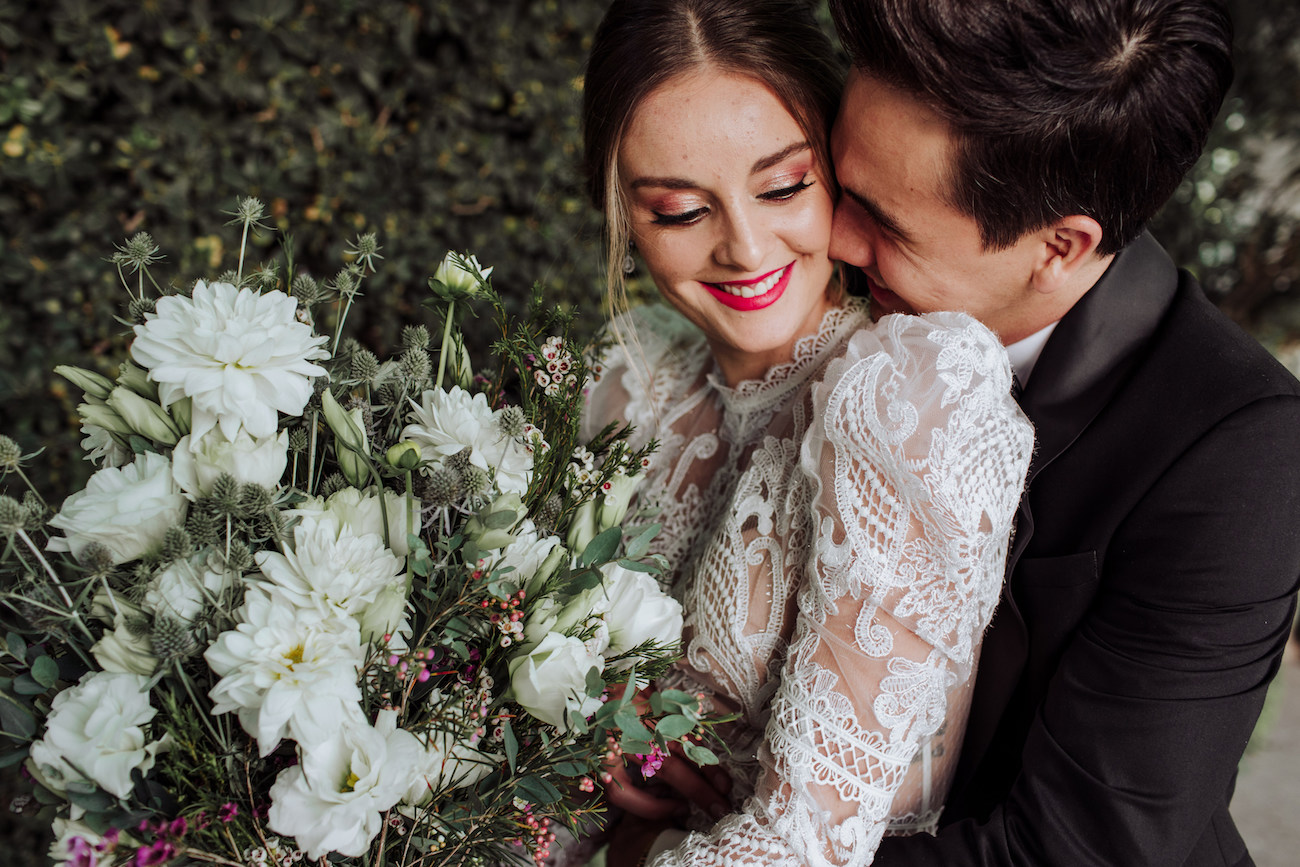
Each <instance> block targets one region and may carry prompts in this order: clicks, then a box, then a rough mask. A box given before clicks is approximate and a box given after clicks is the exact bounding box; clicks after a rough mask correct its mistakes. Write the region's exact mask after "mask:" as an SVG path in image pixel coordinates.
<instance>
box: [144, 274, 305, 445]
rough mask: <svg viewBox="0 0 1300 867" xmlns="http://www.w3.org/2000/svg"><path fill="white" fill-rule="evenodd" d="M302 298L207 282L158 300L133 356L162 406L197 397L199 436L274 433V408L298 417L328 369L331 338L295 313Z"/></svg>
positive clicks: (196, 433)
mask: <svg viewBox="0 0 1300 867" xmlns="http://www.w3.org/2000/svg"><path fill="white" fill-rule="evenodd" d="M296 310H297V303H296V302H295V301H294V300H293V299H292V298H290V297H289V296H288V295H285V294H284V293H283V292H280V291H278V290H276V291H273V292H266V293H263V294H259V293H257V292H254V291H253V290H251V289H236V288H235V287H234V286H232V285H230V284H229V283H210V284H209V283H204V282H203V281H202V280H200V281H199V282H198V284H197V285H196V286H195V287H194V293H193V295H192V296H191V297H189V298H187V297H185V296H183V295H170V296H167V297H165V298H160V299H158V307H157V312H156V313H153V314H149V315H147V316H146V322H145V324H144V325H137V326H136V327H135V342H134V343H133V344H132V345H131V355H132V357H134V358H135V360H136V361H138V362H139V363H140V364H142V365H144V366H145V367H147V368H149V378H150V379H151V380H153V381H154V382H156V383H158V396H159V399H160V400H161V402H162V405H163V406H164V407H167V406H170V405H171V404H173V403H175V402H176V401H178V400H180V399H181V398H183V397H191V398H193V400H194V420H193V429H192V430H191V431H190V435H191V436H192V437H193V439H194V440H195V441H197V440H198V439H200V438H201V437H202V436H203V435H204V434H205V433H207V432H208V431H209V430H210V429H211V428H212V427H213V426H214V425H220V426H221V431H222V433H224V434H225V435H226V439H227V440H229V441H231V442H233V441H234V440H235V436H236V434H237V433H238V432H239V428H240V426H241V425H242V426H243V427H244V428H245V429H246V430H247V431H248V433H249V435H250V436H253V437H266V436H271V435H272V434H274V433H275V431H276V427H277V425H278V424H279V416H278V415H277V414H276V413H277V412H283V413H285V414H286V415H292V416H296V415H299V414H300V413H301V412H302V408H303V407H304V406H306V405H307V401H308V399H309V398H310V397H311V393H312V386H311V379H312V377H315V376H322V375H324V373H325V369H324V368H322V367H320V366H319V365H316V364H312V361H314V360H317V359H324V358H328V357H329V353H328V352H326V350H325V349H324V343H325V342H326V338H325V337H323V336H317V335H315V334H313V333H312V330H311V327H310V326H308V325H305V324H303V323H301V322H299V321H298V320H297V319H296V318H295V312H296Z"/></svg>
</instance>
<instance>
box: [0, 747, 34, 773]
mask: <svg viewBox="0 0 1300 867" xmlns="http://www.w3.org/2000/svg"><path fill="white" fill-rule="evenodd" d="M27 753H28V749H27V747H20V748H19V749H16V750H13V751H12V752H8V753H3V754H0V768H11V767H13V766H14V765H16V764H18V763H19V762H21V761H22V760H23V759H25V758H27Z"/></svg>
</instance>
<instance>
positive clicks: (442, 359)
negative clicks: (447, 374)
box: [434, 301, 456, 390]
mask: <svg viewBox="0 0 1300 867" xmlns="http://www.w3.org/2000/svg"><path fill="white" fill-rule="evenodd" d="M455 312H456V302H455V301H448V302H447V322H446V324H445V325H443V327H442V347H441V348H440V349H439V350H438V381H437V382H436V383H435V384H434V388H437V389H439V390H441V389H442V374H443V372H444V371H446V369H447V347H448V346H449V345H450V343H451V323H452V322H453V320H454V319H455V317H454V316H453V315H452V314H453V313H455Z"/></svg>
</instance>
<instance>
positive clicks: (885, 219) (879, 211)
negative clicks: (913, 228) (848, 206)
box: [840, 184, 912, 242]
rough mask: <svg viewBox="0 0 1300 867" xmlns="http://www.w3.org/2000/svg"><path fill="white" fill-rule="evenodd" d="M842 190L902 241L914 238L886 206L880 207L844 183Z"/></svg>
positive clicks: (876, 221)
mask: <svg viewBox="0 0 1300 867" xmlns="http://www.w3.org/2000/svg"><path fill="white" fill-rule="evenodd" d="M840 191H841V192H843V193H844V195H846V196H848V197H849V198H850V199H852V200H853V201H854V202H856V203H857V205H858V207H859V208H861V209H862V210H864V211H866V212H867V216H868V217H870V218H871V219H872V220H873V221H874V222H875V223H876V224H877V225H878V226H880V228H882V229H884V230H885V231H886V232H888V233H889V234H891V235H893V236H895V237H897V238H898V239H899V240H901V241H904V242H906V241H910V240H911V239H912V236H911V234H910V233H908V232H907V230H905V229H904V228H903V227H902V226H901V225H899V223H898V221H897V220H895V219H894V218H893V217H891V216H890V215H889V213H888V212H886V211H885V209H884V208H882V207H880V205H878V204H876V203H875V202H874V201H872V200H871V199H869V198H867V197H866V196H864V195H862V194H861V193H859V192H855V191H854V190H850V189H849V188H848V187H846V186H843V184H841V186H840Z"/></svg>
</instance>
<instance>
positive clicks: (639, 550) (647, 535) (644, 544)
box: [627, 524, 663, 560]
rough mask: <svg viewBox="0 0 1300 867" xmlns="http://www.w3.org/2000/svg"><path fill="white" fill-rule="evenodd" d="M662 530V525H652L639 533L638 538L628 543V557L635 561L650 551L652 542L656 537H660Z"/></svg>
mask: <svg viewBox="0 0 1300 867" xmlns="http://www.w3.org/2000/svg"><path fill="white" fill-rule="evenodd" d="M662 528H663V525H662V524H651V525H650V526H649V527H646V528H645V529H644V530H642V531H641V532H640V533H637V534H636V537H635V538H633V539H632V541H631V542H628V543H627V556H628V557H629V558H630V559H633V560H635V559H637V558H638V557H640V556H641V555H642V554H644V553H645V552H646V551H648V550H649V549H650V542H651V541H652V540H653V539H654V537H655V536H656V535H658V533H659V531H660V530H661V529H662Z"/></svg>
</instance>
